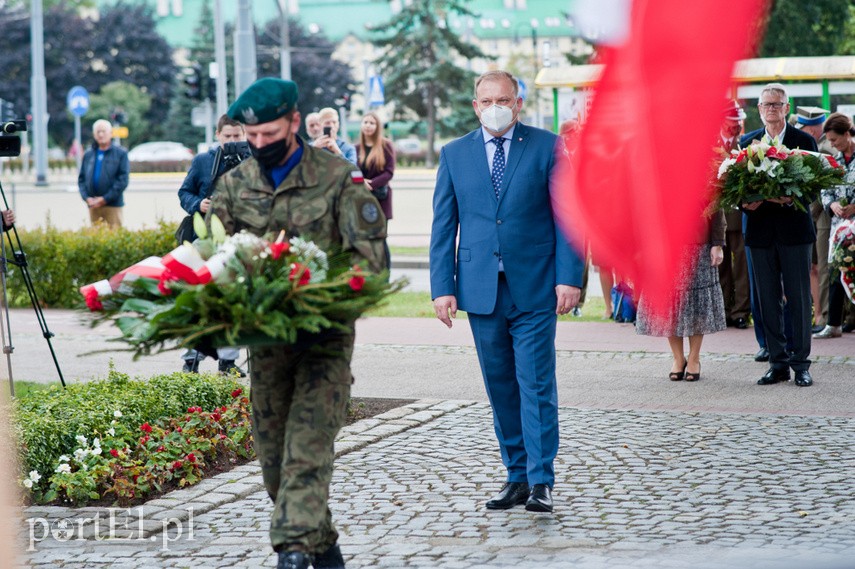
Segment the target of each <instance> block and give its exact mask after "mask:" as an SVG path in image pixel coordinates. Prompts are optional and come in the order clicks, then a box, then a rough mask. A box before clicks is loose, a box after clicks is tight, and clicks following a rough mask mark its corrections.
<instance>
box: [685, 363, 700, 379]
mask: <svg viewBox="0 0 855 569" xmlns="http://www.w3.org/2000/svg"><path fill="white" fill-rule="evenodd" d="M699 379H701V364H700V363H699V364H698V373H690V372H688V371H687V372H686V381H698V380H699Z"/></svg>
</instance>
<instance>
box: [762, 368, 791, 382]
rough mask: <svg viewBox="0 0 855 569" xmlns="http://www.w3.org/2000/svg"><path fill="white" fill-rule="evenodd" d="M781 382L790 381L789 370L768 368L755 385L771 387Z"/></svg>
mask: <svg viewBox="0 0 855 569" xmlns="http://www.w3.org/2000/svg"><path fill="white" fill-rule="evenodd" d="M781 381H790V370H789V369H787V368H785V369H775V368H771V367H770V368H769V371H767V372H766V375H764V376H763V377H761V378H760V379H758V380H757V385H772V384H773V383H779V382H781Z"/></svg>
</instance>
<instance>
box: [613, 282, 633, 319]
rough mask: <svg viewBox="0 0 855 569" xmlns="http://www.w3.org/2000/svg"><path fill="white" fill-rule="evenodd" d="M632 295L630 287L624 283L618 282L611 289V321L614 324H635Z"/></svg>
mask: <svg viewBox="0 0 855 569" xmlns="http://www.w3.org/2000/svg"><path fill="white" fill-rule="evenodd" d="M632 294H633V291H632V287H631V286H629V284H627V283H625V282H620V283H618V284H616V285H615V286H613V287H612V290H611V297H612V320H614V321H615V322H635V316H636V306H635V301H634V300H633V298H632Z"/></svg>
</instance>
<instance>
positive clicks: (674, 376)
mask: <svg viewBox="0 0 855 569" xmlns="http://www.w3.org/2000/svg"><path fill="white" fill-rule="evenodd" d="M687 365H689V362H688V361H685V362H683V370H682V371H672V372H671V373H669V374H668V379H670V380H671V381H682V380H683V376H684V375H686V366H687Z"/></svg>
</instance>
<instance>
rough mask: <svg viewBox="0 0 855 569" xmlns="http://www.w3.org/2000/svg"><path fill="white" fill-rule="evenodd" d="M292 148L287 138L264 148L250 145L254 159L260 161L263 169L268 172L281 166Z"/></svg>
mask: <svg viewBox="0 0 855 569" xmlns="http://www.w3.org/2000/svg"><path fill="white" fill-rule="evenodd" d="M290 148H291V145H290V144H288V139H287V138H283V139H281V140H277V141H276V142H271V143H270V144H268V145H267V146H262V147H261V148H258V147H256V146H253V145H252V144H250V145H249V151H250V152H251V153H252V156H253V158H255V159H256V160H258V163H259V164H260V165H261V167H262V168H265V169H267V170H270V169H271V168H275V167H276V166H279V165H280V164H281V163H282V160H283V159H284V158H285V156H287V155H288V150H289V149H290Z"/></svg>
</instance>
